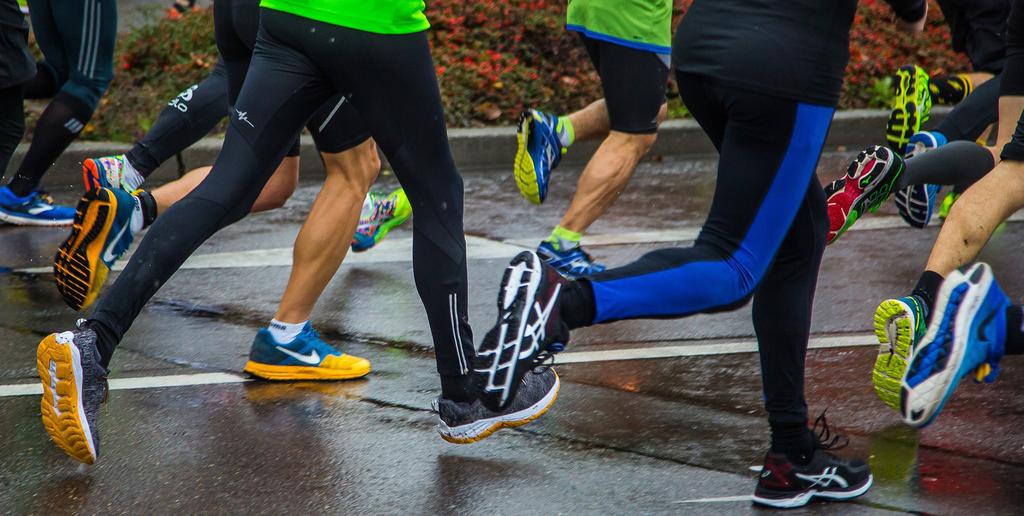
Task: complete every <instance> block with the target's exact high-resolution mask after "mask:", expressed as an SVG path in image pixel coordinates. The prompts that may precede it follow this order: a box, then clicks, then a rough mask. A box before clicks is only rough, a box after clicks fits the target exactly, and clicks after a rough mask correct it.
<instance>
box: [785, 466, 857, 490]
mask: <svg viewBox="0 0 1024 516" xmlns="http://www.w3.org/2000/svg"><path fill="white" fill-rule="evenodd" d="M837 469H839V468H836V467H835V466H833V467H830V468H825V471H823V472H821V474H819V475H803V474H800V473H797V474H796V476H797V478H800V479H802V480H806V481H808V482H811V485H810V486H807V487H814V486H821V487H829V486H831V485H832V483H833V482H834V483H835V484H836V485H838V486H839V487H842V488H847V487H850V483H849V482H847V481H846V479H845V478H843V477H842V476H840V475H837V474H836V470H837Z"/></svg>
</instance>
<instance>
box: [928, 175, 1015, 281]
mask: <svg viewBox="0 0 1024 516" xmlns="http://www.w3.org/2000/svg"><path fill="white" fill-rule="evenodd" d="M1022 207H1024V162H1020V161H1005V162H1003V163H1000V164H999V165H998V166H996V168H994V169H993V170H992V172H989V173H988V175H986V176H985V177H984V178H982V179H981V180H979V181H978V182H977V183H974V185H972V186H971V187H970V188H968V189H967V191H966V192H964V194H963V195H962V196H961V197H960V199H959V200H957V202H956V204H954V205H953V209H952V210H951V211H950V213H949V217H948V218H947V219H946V222H945V223H943V224H942V231H941V232H940V233H939V238H938V239H937V240H936V241H935V246H934V247H932V253H931V255H930V256H929V257H928V266H927V270H930V271H933V272H936V273H938V274H940V275H941V276H943V277H946V276H947V275H949V273H950V272H953V270H954V269H956V268H957V267H960V266H962V265H965V264H967V263H970V262H972V261H974V259H975V258H977V257H978V254H979V253H980V252H981V249H982V248H983V247H985V243H986V242H988V239H989V237H990V236H992V232H993V231H995V229H996V227H997V226H999V224H1001V223H1002V222H1003V221H1004V220H1006V219H1007V218H1008V217H1009V216H1010V215H1012V214H1013V213H1014V212H1016V211H1017V210H1019V209H1020V208H1022Z"/></svg>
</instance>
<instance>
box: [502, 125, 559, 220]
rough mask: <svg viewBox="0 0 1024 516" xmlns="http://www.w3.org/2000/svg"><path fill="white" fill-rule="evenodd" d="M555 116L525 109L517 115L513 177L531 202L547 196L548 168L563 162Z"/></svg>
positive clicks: (549, 172) (541, 199)
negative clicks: (516, 142) (516, 145)
mask: <svg viewBox="0 0 1024 516" xmlns="http://www.w3.org/2000/svg"><path fill="white" fill-rule="evenodd" d="M559 123H560V122H559V121H558V117H556V116H555V115H551V114H548V113H544V112H542V111H537V110H536V109H527V110H526V111H525V112H523V114H522V116H520V117H519V129H518V130H517V132H516V140H517V141H518V144H519V146H518V148H517V149H516V161H515V170H514V173H515V178H516V185H517V186H519V193H521V194H523V197H526V199H527V200H528V201H530V202H532V203H534V204H540V203H542V202H544V199H545V198H547V196H548V180H550V179H551V171H552V170H554V169H555V167H557V166H558V162H560V161H562V155H563V154H565V152H566V149H565V147H563V146H562V142H561V140H559V139H558V124H559Z"/></svg>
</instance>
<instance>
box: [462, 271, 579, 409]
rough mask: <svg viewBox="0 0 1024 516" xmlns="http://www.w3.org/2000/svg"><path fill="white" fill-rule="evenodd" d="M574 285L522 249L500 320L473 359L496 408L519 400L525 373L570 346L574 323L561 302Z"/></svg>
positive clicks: (483, 397)
mask: <svg viewBox="0 0 1024 516" xmlns="http://www.w3.org/2000/svg"><path fill="white" fill-rule="evenodd" d="M566 285H568V280H566V279H565V278H563V277H562V276H561V275H560V274H558V271H556V270H555V269H554V268H552V267H551V266H550V265H548V264H546V263H545V262H544V260H542V259H541V258H540V257H539V256H537V253H535V252H533V251H524V252H522V253H519V254H518V255H517V256H516V257H515V258H513V259H512V261H511V262H510V263H509V265H508V268H507V269H505V277H504V278H502V280H501V289H500V291H499V292H498V322H497V324H495V326H494V328H492V329H491V330H490V331H489V332H487V335H486V336H484V340H483V342H482V343H481V344H480V349H479V350H478V351H477V354H476V358H475V359H474V361H473V374H474V376H475V378H476V385H477V387H478V389H479V391H480V392H479V395H478V397H479V399H480V401H481V402H482V403H483V405H484V406H485V407H487V408H488V409H489V410H492V411H495V412H501V411H503V410H505V409H507V408H508V407H509V406H510V405H511V404H512V402H513V401H514V400H515V397H516V391H517V390H518V389H519V387H520V385H522V383H523V382H522V379H523V375H525V374H526V373H527V372H528V371H530V370H532V369H534V368H535V367H537V366H538V365H540V364H542V363H543V362H544V361H545V360H547V359H548V358H550V357H551V354H552V353H554V352H557V351H561V350H562V349H564V347H565V344H566V343H567V342H568V341H569V327H568V326H567V325H566V324H565V323H564V322H563V321H562V320H561V318H560V317H559V307H558V300H559V295H560V294H561V293H562V289H563V288H564V287H565V286H566Z"/></svg>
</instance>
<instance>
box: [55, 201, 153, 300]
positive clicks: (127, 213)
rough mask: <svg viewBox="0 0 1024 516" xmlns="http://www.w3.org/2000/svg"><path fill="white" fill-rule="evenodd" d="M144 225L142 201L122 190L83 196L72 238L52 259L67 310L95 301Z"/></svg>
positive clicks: (72, 227) (68, 238) (72, 230)
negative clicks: (116, 263) (118, 261)
mask: <svg viewBox="0 0 1024 516" xmlns="http://www.w3.org/2000/svg"><path fill="white" fill-rule="evenodd" d="M142 222H143V219H142V206H141V204H140V202H139V199H138V198H137V197H136V196H134V195H132V194H130V193H128V192H125V191H124V190H121V189H120V188H97V189H94V190H90V191H87V192H86V193H85V195H83V196H82V198H81V200H79V201H78V208H77V209H76V211H75V219H74V222H73V223H72V226H71V234H70V235H68V237H67V239H65V240H64V243H62V244H61V245H60V247H59V248H57V255H56V256H55V257H54V259H53V276H54V279H55V280H56V281H57V290H59V291H60V295H61V296H62V297H63V298H64V301H65V302H66V303H67V304H68V306H70V307H71V308H73V309H75V310H82V309H84V308H86V307H88V306H89V305H91V304H92V302H93V301H95V300H96V297H97V296H98V295H99V293H100V288H102V287H103V283H104V282H105V281H106V280H107V274H109V273H110V269H111V268H112V267H113V266H114V262H116V261H117V260H118V259H119V258H121V256H123V255H124V253H125V252H127V251H128V248H129V247H130V246H131V244H132V240H134V239H135V235H136V233H138V232H139V231H140V230H141V229H142Z"/></svg>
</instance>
